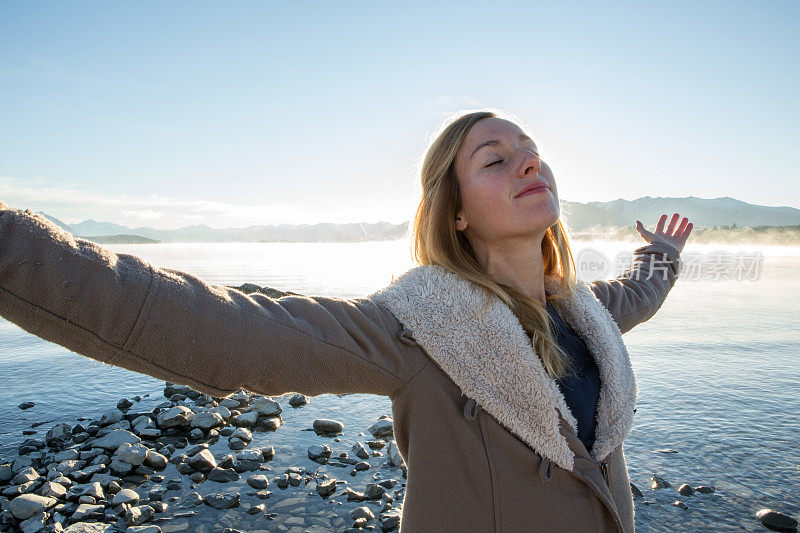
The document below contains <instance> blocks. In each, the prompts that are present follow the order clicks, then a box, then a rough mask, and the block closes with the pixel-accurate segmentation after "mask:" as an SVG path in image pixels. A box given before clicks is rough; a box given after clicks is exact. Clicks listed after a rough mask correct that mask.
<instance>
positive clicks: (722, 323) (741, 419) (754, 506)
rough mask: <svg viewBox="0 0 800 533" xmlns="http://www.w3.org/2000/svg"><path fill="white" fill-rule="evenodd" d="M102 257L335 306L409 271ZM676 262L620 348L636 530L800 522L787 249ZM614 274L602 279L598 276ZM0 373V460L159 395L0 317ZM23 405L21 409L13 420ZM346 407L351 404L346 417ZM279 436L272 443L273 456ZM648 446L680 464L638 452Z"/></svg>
mask: <svg viewBox="0 0 800 533" xmlns="http://www.w3.org/2000/svg"><path fill="white" fill-rule="evenodd" d="M635 246H636V245H634V244H632V243H606V242H593V243H585V242H577V241H576V242H573V251H574V252H575V253H576V258H580V257H586V256H581V255H580V251H581V250H588V249H591V250H592V251H593V253H594V252H599V253H600V254H602V255H603V256H604V257H606V258H609V259H611V260H612V262H613V258H615V257H620V254H622V255H621V256H622V257H624V256H625V254H630V252H631V251H632V250H633V249H634V248H635ZM107 247H108V248H110V249H112V250H114V251H116V252H121V253H132V254H135V255H138V256H141V257H143V258H145V259H146V260H148V261H150V262H151V263H153V264H155V265H157V266H159V267H168V268H176V269H179V270H184V271H187V272H190V273H192V274H195V275H198V276H200V277H201V278H203V279H205V280H206V281H209V282H210V283H215V284H223V285H238V284H241V283H245V282H250V283H256V284H258V285H269V286H271V287H275V288H277V289H281V290H291V291H294V292H299V293H303V294H308V295H320V296H339V297H345V298H352V297H358V296H364V295H365V294H367V293H368V292H370V291H372V290H375V289H377V288H380V287H382V286H384V285H386V284H388V283H389V281H390V277H391V275H392V274H395V275H397V274H399V273H401V272H403V271H404V270H405V269H407V268H408V267H409V266H410V265H411V262H410V260H409V259H408V250H407V243H406V242H405V241H394V242H379V243H376V242H373V243H356V244H327V243H326V244H282V243H281V244H275V243H263V244H259V243H246V244H241V243H222V244H166V243H165V244H154V245H108V246H107ZM720 251H721V252H723V253H727V254H738V253H743V254H752V253H754V252H760V253H761V254H763V257H762V258H761V259H760V262H759V263H758V264H757V268H758V270H757V272H753V271H752V270H751V271H750V272H749V273H748V275H746V276H744V277H743V279H741V280H737V279H735V276H732V277H733V278H734V279H714V277H715V276H714V275H713V272H714V270H713V268H714V267H713V266H712V265H711V263H715V261H716V259H714V257H715V256H714V254H715V253H716V252H720ZM691 253H695V254H697V255H698V257H700V259H701V261H703V267H706V268H707V270H702V268H701V271H700V274H701V275H698V273H697V272H694V273H688V272H685V276H684V277H682V278H681V279H679V281H678V282H677V284H676V285H675V287H674V288H673V290H672V292H671V293H670V295H669V297H668V298H667V300H666V302H665V303H664V305H663V307H662V308H661V309H660V310H659V312H658V313H657V314H656V315H655V316H654V317H653V318H652V319H650V320H649V321H648V322H645V323H643V324H640V325H638V326H637V327H636V328H634V329H633V330H632V331H630V332H629V333H627V334H626V335H625V337H624V338H625V342H626V344H627V346H628V349H629V352H630V354H631V358H632V361H633V365H634V371H635V373H636V376H637V382H638V384H639V389H640V395H639V399H638V403H637V411H636V415H635V416H636V419H635V426H634V429H633V433H632V434H631V436H630V437H629V438H628V440H627V441H626V443H625V449H626V457H627V460H628V467H629V471H630V475H631V481H632V482H633V483H634V484H636V485H637V486H638V487H639V488H640V489H641V490H642V492H643V493H644V494H645V496H646V497H651V498H655V499H656V500H657V503H655V504H653V505H645V504H643V503H642V501H641V500H637V502H636V523H637V528H640V529H641V530H642V531H662V530H663V531H675V530H678V531H689V530H693V531H694V530H698V529H700V530H718V531H729V530H731V529H733V530H744V531H763V530H765V528H763V526H761V525H760V523H759V522H758V521H757V520H756V519H755V518H754V516H755V512H756V511H758V510H759V509H761V508H763V507H772V508H774V509H778V510H781V511H783V512H785V513H788V514H790V515H793V516H795V517H797V516H798V515H799V514H800V488H799V486H798V484H797V479H798V477H799V476H800V453H799V452H798V451H797V449H798V446H797V442H798V438H800V397H799V396H798V392H800V387H798V385H800V377H798V376H799V375H800V340H798V333H797V332H798V331H800V318H798V310H799V309H798V304H800V249H796V248H782V247H755V246H751V247H714V246H689V247H687V248H686V249H685V250H684V254H683V256H684V258H686V257H687V256H688V255H689V254H691ZM716 264H719V263H718V261H717V262H716ZM717 268H719V267H717ZM618 271H619V270H618V268H612V269H611V270H610V271H609V272H608V275H607V276H605V277H608V278H610V277H613V276H614V275H616V273H617V272H618ZM717 272H718V270H717ZM586 277H587V278H588V277H589V276H586ZM717 277H722V278H725V276H724V275H723V276H719V275H717ZM752 277H757V279H750V278H752ZM702 278H705V279H702ZM709 278H711V279H709ZM0 363H1V364H0V381H1V382H2V383H3V384H4V385H3V387H2V388H0V409H2V412H3V413H4V416H3V418H2V422H0V455H1V456H3V457H11V456H12V455H13V454H14V451H15V450H16V446H17V445H18V444H19V443H20V442H22V441H23V440H24V439H25V438H27V437H25V436H23V435H22V430H23V429H29V428H30V427H31V424H33V423H36V422H47V423H46V424H44V425H42V426H41V427H39V428H36V429H38V430H39V431H38V433H37V434H36V435H34V436H35V437H37V438H44V434H45V433H46V431H47V429H49V428H50V427H51V426H52V425H54V424H55V423H57V422H68V423H74V422H75V419H76V418H77V417H89V418H91V417H98V416H99V415H100V414H102V413H103V412H104V411H106V410H108V409H111V408H113V407H114V406H115V405H116V402H117V401H118V400H119V399H121V398H123V397H131V396H134V395H136V394H138V395H142V396H144V395H145V394H149V395H150V396H149V397H148V398H145V399H144V400H143V404H142V407H152V406H154V405H155V404H157V403H159V402H160V401H162V400H163V396H162V391H163V381H160V380H155V379H153V378H150V377H148V376H145V375H141V374H136V373H133V372H129V371H127V370H124V369H122V368H117V367H112V366H109V365H103V364H101V363H98V362H96V361H94V360H92V359H89V358H86V357H82V356H78V355H76V354H75V353H73V352H70V351H68V350H66V349H65V348H62V347H60V346H58V345H55V344H52V343H49V342H46V341H43V340H41V339H39V338H37V337H35V336H33V335H31V334H29V333H27V332H25V331H23V330H22V329H20V328H18V327H17V326H15V325H14V324H11V323H9V322H6V321H3V320H2V319H0ZM345 400H346V401H345ZM23 401H34V402H36V406H35V407H33V408H31V409H28V410H25V411H23V410H21V409H18V408H17V405H18V404H20V403H21V402H23ZM353 402H356V404H357V408H352V409H350V408H348V407H347V406H349V405H353ZM312 403H313V405H314V410H315V411H316V410H319V411H318V412H319V413H320V414H319V416H323V415H324V414H325V413H326V412H327V413H328V414H327V415H325V416H326V417H329V418H336V419H338V420H341V421H342V422H344V423H345V427H357V428H359V429H358V430H357V431H363V430H364V429H365V428H366V427H367V426H368V425H369V424H371V423H372V422H373V421H374V420H377V418H378V417H379V416H380V415H381V414H390V413H391V404H390V402H389V399H388V398H385V397H380V396H374V395H367V394H359V395H353V396H351V397H349V398H340V397H338V396H336V395H322V396H319V397H317V398H314V399H312ZM309 407H310V406H309ZM326 409H329V411H326ZM365 419H367V420H369V422H368V423H367V424H366V425H365V424H364V420H365ZM280 434H281V430H279V431H278V432H277V433H275V437H274V438H273V439H272V440H273V441H275V442H274V444H276V445H277V444H278V437H280ZM354 434H355V433H354ZM282 442H283V444H284V445H285V441H282ZM290 442H291V441H290ZM297 446H298V447H299V446H302V443H300V442H298V443H297ZM659 448H672V449H675V450H678V451H679V453H676V454H661V453H656V452H654V451H653V450H655V449H659ZM276 449H277V446H276ZM301 452H303V453H301V454H299V456H300V455H304V452H305V447H303V448H301ZM652 473H656V474H658V475H661V476H662V477H664V478H666V479H667V480H668V481H670V482H671V483H672V485H673V487H677V486H679V485H680V484H682V483H689V484H691V485H693V486H697V485H713V486H715V487H716V489H717V492H716V493H715V494H706V495H696V496H689V497H682V498H680V499H682V500H683V501H684V502H686V503H687V504H688V505H689V507H690V509H689V510H681V509H679V508H677V507H674V506H672V505H671V504H672V501H674V500H676V499H679V495H678V494H677V492H676V491H675V490H674V489H666V490H664V489H662V490H658V491H652V490H651V489H650V488H649V485H650V483H649V481H650V475H651V474H652ZM278 492H279V491H278Z"/></svg>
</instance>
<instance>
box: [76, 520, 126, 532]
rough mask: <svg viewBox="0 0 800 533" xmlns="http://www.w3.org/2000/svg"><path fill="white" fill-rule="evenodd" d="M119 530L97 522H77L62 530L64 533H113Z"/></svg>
mask: <svg viewBox="0 0 800 533" xmlns="http://www.w3.org/2000/svg"><path fill="white" fill-rule="evenodd" d="M117 531H119V529H117V528H115V527H114V526H112V525H110V524H101V523H97V522H77V523H75V524H72V525H71V526H69V527H67V528H66V529H64V533H115V532H117Z"/></svg>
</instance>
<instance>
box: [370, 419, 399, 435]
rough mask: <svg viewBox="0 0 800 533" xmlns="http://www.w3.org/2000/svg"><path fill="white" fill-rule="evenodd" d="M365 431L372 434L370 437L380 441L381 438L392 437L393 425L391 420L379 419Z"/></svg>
mask: <svg viewBox="0 0 800 533" xmlns="http://www.w3.org/2000/svg"><path fill="white" fill-rule="evenodd" d="M367 431H369V432H370V433H372V436H373V437H375V438H376V439H380V438H383V437H391V436H393V435H394V425H393V421H392V419H391V418H388V417H387V418H381V419H380V420H378V421H377V422H375V423H374V424H372V425H371V426H370V427H369V428H367Z"/></svg>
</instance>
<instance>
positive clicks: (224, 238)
mask: <svg viewBox="0 0 800 533" xmlns="http://www.w3.org/2000/svg"><path fill="white" fill-rule="evenodd" d="M663 213H666V214H668V215H671V214H672V213H679V214H680V215H681V216H686V217H689V219H690V220H691V221H692V223H693V224H694V229H693V231H692V237H693V240H694V241H695V242H700V237H699V236H700V235H701V233H702V234H705V235H706V237H707V238H712V237H711V235H712V233H710V232H706V231H700V230H701V229H703V230H705V229H708V230H712V229H713V230H714V231H716V233H715V234H714V237H713V238H714V239H723V237H724V239H728V238H734V239H744V240H745V241H749V240H750V239H756V241H757V242H764V241H763V239H775V240H777V241H778V242H777V243H778V244H780V243H781V241H782V240H784V239H788V240H792V239H793V238H794V237H793V235H795V233H794V232H795V230H794V229H792V228H787V229H786V230H778V229H777V228H778V227H784V226H798V225H800V209H797V208H794V207H771V206H763V205H756V204H749V203H747V202H742V201H741V200H737V199H735V198H731V197H729V196H726V197H723V198H698V197H696V196H689V197H685V198H670V197H660V196H658V197H652V196H645V197H644V198H637V199H636V200H624V199H622V198H620V199H618V200H612V201H610V202H589V203H585V204H584V203H580V202H569V201H562V215H563V217H564V218H565V219H566V220H567V223H568V225H569V228H570V230H571V232H572V233H573V235H574V236H576V237H578V238H598V239H611V238H615V239H623V240H627V239H631V240H638V239H639V238H640V237H639V236H638V233H637V232H636V230H635V228H634V222H635V221H636V220H637V219H638V220H641V221H642V222H644V223H645V224H646V225H647V226H648V227H649V228H650V229H651V230H652V228H653V226H654V225H655V223H656V221H657V220H658V217H659V216H660V215H661V214H663ZM42 214H43V215H44V216H46V217H47V218H48V219H50V220H52V221H53V222H54V223H56V224H58V225H59V226H61V227H62V228H64V229H66V230H67V231H70V232H71V233H73V234H74V235H81V236H84V238H89V237H91V238H95V237H98V238H99V237H103V238H114V237H119V236H128V237H144V238H147V239H152V240H154V241H161V242H359V241H375V240H394V239H399V238H401V237H403V236H404V235H405V234H406V229H407V227H408V222H403V223H401V224H392V223H389V222H377V223H366V222H364V223H348V224H333V223H320V224H279V225H256V226H248V227H246V228H223V229H217V228H212V227H210V226H207V225H205V224H199V225H192V226H185V227H182V228H178V229H170V230H162V229H155V228H149V227H138V228H129V227H126V226H121V225H119V224H115V223H112V222H98V221H96V220H91V219H89V220H84V221H83V222H79V223H77V224H65V223H63V222H61V221H60V220H58V219H56V218H54V217H51V216H49V215H47V214H45V213H42ZM770 227H775V229H774V230H770ZM715 228H716V229H715ZM745 228H759V229H753V230H751V231H745ZM732 232H734V233H735V232H738V233H736V235H735V236H734V233H732ZM723 234H724V235H723ZM108 242H111V241H108ZM726 242H727V241H726Z"/></svg>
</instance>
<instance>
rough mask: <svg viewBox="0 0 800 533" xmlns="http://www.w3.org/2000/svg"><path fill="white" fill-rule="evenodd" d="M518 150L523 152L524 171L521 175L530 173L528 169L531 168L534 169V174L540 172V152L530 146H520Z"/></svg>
mask: <svg viewBox="0 0 800 533" xmlns="http://www.w3.org/2000/svg"><path fill="white" fill-rule="evenodd" d="M517 151H518V152H521V157H522V172H521V173H520V176H522V177H526V176H527V175H528V170H530V169H531V168H532V169H533V173H534V174H538V173H539V171H540V170H541V168H542V160H541V158H540V157H539V154H537V153H536V152H534V151H533V150H531V149H530V148H520V149H518V150H517Z"/></svg>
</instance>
